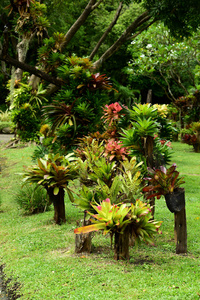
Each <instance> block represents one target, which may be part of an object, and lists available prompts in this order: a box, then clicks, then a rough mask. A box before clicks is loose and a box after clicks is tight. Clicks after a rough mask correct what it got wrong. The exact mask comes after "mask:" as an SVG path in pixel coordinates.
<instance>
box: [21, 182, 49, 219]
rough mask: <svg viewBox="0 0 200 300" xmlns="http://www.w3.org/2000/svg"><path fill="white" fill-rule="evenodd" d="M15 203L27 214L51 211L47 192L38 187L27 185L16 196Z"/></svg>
mask: <svg viewBox="0 0 200 300" xmlns="http://www.w3.org/2000/svg"><path fill="white" fill-rule="evenodd" d="M15 201H16V202H17V203H18V205H19V207H20V208H21V209H22V210H23V211H24V213H25V214H35V213H40V212H45V211H47V210H49V208H50V205H51V203H50V202H49V199H48V196H47V192H46V191H45V189H41V188H40V187H38V186H37V185H25V186H24V187H23V188H21V189H20V190H19V191H18V192H17V194H16V195H15Z"/></svg>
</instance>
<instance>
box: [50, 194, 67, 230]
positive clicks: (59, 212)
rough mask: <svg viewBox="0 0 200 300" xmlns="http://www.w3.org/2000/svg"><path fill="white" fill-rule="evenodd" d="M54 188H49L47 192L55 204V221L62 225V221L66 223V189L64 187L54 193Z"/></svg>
mask: <svg viewBox="0 0 200 300" xmlns="http://www.w3.org/2000/svg"><path fill="white" fill-rule="evenodd" d="M53 190H54V189H53V188H48V189H47V193H48V195H49V199H50V201H51V202H52V203H53V206H54V221H55V223H56V224H58V225H61V224H62V223H66V218H65V202H64V197H65V191H64V189H63V188H60V189H59V193H58V194H57V195H54V193H53Z"/></svg>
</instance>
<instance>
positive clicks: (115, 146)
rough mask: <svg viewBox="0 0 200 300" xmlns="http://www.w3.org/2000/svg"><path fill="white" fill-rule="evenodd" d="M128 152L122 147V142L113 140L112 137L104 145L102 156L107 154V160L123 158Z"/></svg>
mask: <svg viewBox="0 0 200 300" xmlns="http://www.w3.org/2000/svg"><path fill="white" fill-rule="evenodd" d="M128 154H129V152H128V151H127V149H126V147H122V142H120V141H115V140H114V139H111V140H108V142H107V144H106V146H105V153H104V156H108V157H109V160H113V158H115V159H116V160H125V159H126V156H127V155H128Z"/></svg>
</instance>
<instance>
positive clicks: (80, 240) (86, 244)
mask: <svg viewBox="0 0 200 300" xmlns="http://www.w3.org/2000/svg"><path fill="white" fill-rule="evenodd" d="M86 214H87V213H86V212H84V220H83V226H86V225H90V224H91V222H90V220H88V221H86V220H85V218H86ZM77 225H78V226H80V223H79V222H77ZM91 251H92V233H91V232H88V233H81V234H75V253H82V252H86V253H91Z"/></svg>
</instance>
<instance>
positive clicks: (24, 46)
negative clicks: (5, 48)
mask: <svg viewBox="0 0 200 300" xmlns="http://www.w3.org/2000/svg"><path fill="white" fill-rule="evenodd" d="M29 42H30V39H29V38H23V39H22V40H21V42H19V43H18V45H17V52H18V60H19V61H20V62H22V63H24V62H25V60H26V54H27V51H28V46H29ZM22 74H23V70H22V69H20V68H18V69H17V70H16V71H15V79H16V80H21V79H22Z"/></svg>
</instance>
